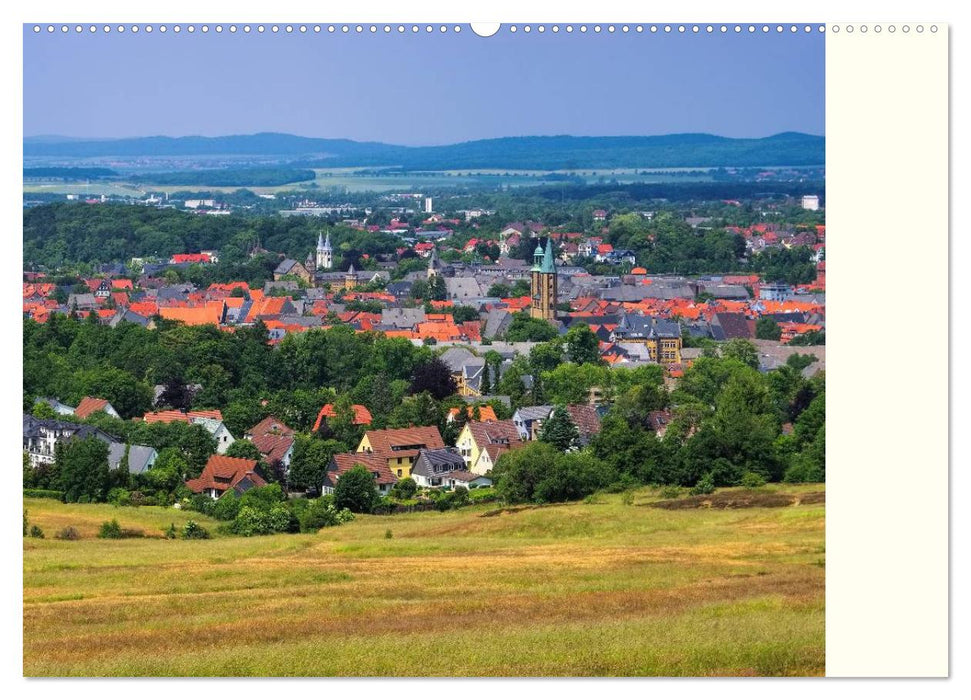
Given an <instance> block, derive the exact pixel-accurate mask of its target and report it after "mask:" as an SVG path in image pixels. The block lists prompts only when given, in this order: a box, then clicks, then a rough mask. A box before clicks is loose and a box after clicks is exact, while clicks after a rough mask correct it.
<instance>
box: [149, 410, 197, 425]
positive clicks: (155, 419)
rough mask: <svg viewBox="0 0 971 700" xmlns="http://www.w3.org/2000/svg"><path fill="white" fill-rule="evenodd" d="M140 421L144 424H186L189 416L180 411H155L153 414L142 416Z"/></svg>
mask: <svg viewBox="0 0 971 700" xmlns="http://www.w3.org/2000/svg"><path fill="white" fill-rule="evenodd" d="M142 420H143V421H145V422H146V423H171V422H173V421H181V422H182V423H188V422H189V416H187V415H186V414H184V413H183V412H182V411H155V412H153V413H146V414H145V415H144V416H142Z"/></svg>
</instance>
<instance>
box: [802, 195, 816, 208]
mask: <svg viewBox="0 0 971 700" xmlns="http://www.w3.org/2000/svg"><path fill="white" fill-rule="evenodd" d="M802 208H803V209H808V210H809V211H817V210H818V209H819V196H818V195H815V194H804V195H803V196H802Z"/></svg>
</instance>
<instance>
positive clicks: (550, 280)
mask: <svg viewBox="0 0 971 700" xmlns="http://www.w3.org/2000/svg"><path fill="white" fill-rule="evenodd" d="M529 315H530V316H531V317H532V318H542V319H544V320H546V321H552V320H554V319H555V318H556V261H555V260H554V259H553V239H552V238H547V239H546V250H545V251H544V250H543V246H542V244H541V243H537V244H536V251H535V252H534V253H533V268H532V270H530V306H529Z"/></svg>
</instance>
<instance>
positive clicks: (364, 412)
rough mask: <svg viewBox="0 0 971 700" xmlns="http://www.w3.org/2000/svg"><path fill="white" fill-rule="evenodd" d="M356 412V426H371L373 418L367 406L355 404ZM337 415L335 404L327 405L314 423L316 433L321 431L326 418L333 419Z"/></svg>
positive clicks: (353, 407)
mask: <svg viewBox="0 0 971 700" xmlns="http://www.w3.org/2000/svg"><path fill="white" fill-rule="evenodd" d="M351 408H352V409H353V410H354V421H353V422H354V425H371V422H372V420H373V418H372V417H371V412H370V411H369V410H368V409H367V406H362V405H360V404H354V405H353V406H351ZM336 415H337V411H336V410H335V409H334V404H332V403H329V404H325V405H324V407H323V408H321V409H320V412H319V413H318V414H317V421H316V422H315V423H314V430H313V431H314V432H315V433H316V432H317V431H318V430H320V424H321V423H322V422H323V420H324V418H333V417H335V416H336Z"/></svg>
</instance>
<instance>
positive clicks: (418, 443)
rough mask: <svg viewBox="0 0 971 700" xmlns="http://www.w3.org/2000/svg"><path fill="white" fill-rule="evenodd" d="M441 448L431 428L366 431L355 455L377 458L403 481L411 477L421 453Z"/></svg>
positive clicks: (418, 427)
mask: <svg viewBox="0 0 971 700" xmlns="http://www.w3.org/2000/svg"><path fill="white" fill-rule="evenodd" d="M444 447H445V442H444V441H443V440H442V435H441V433H439V432H438V428H437V427H436V426H434V425H432V426H415V427H412V428H387V429H385V430H368V431H367V432H366V433H364V437H362V438H361V444H359V445H358V446H357V452H366V453H368V454H373V455H375V456H376V457H380V458H381V459H383V460H384V462H385V465H386V466H387V468H388V470H389V472H390V473H391V474H392V475H394V476H396V477H397V478H399V479H403V478H405V477H407V476H410V475H411V468H412V466H413V465H414V463H415V460H416V459H417V458H418V454H419V452H420V451H421V450H434V449H442V448H444Z"/></svg>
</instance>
